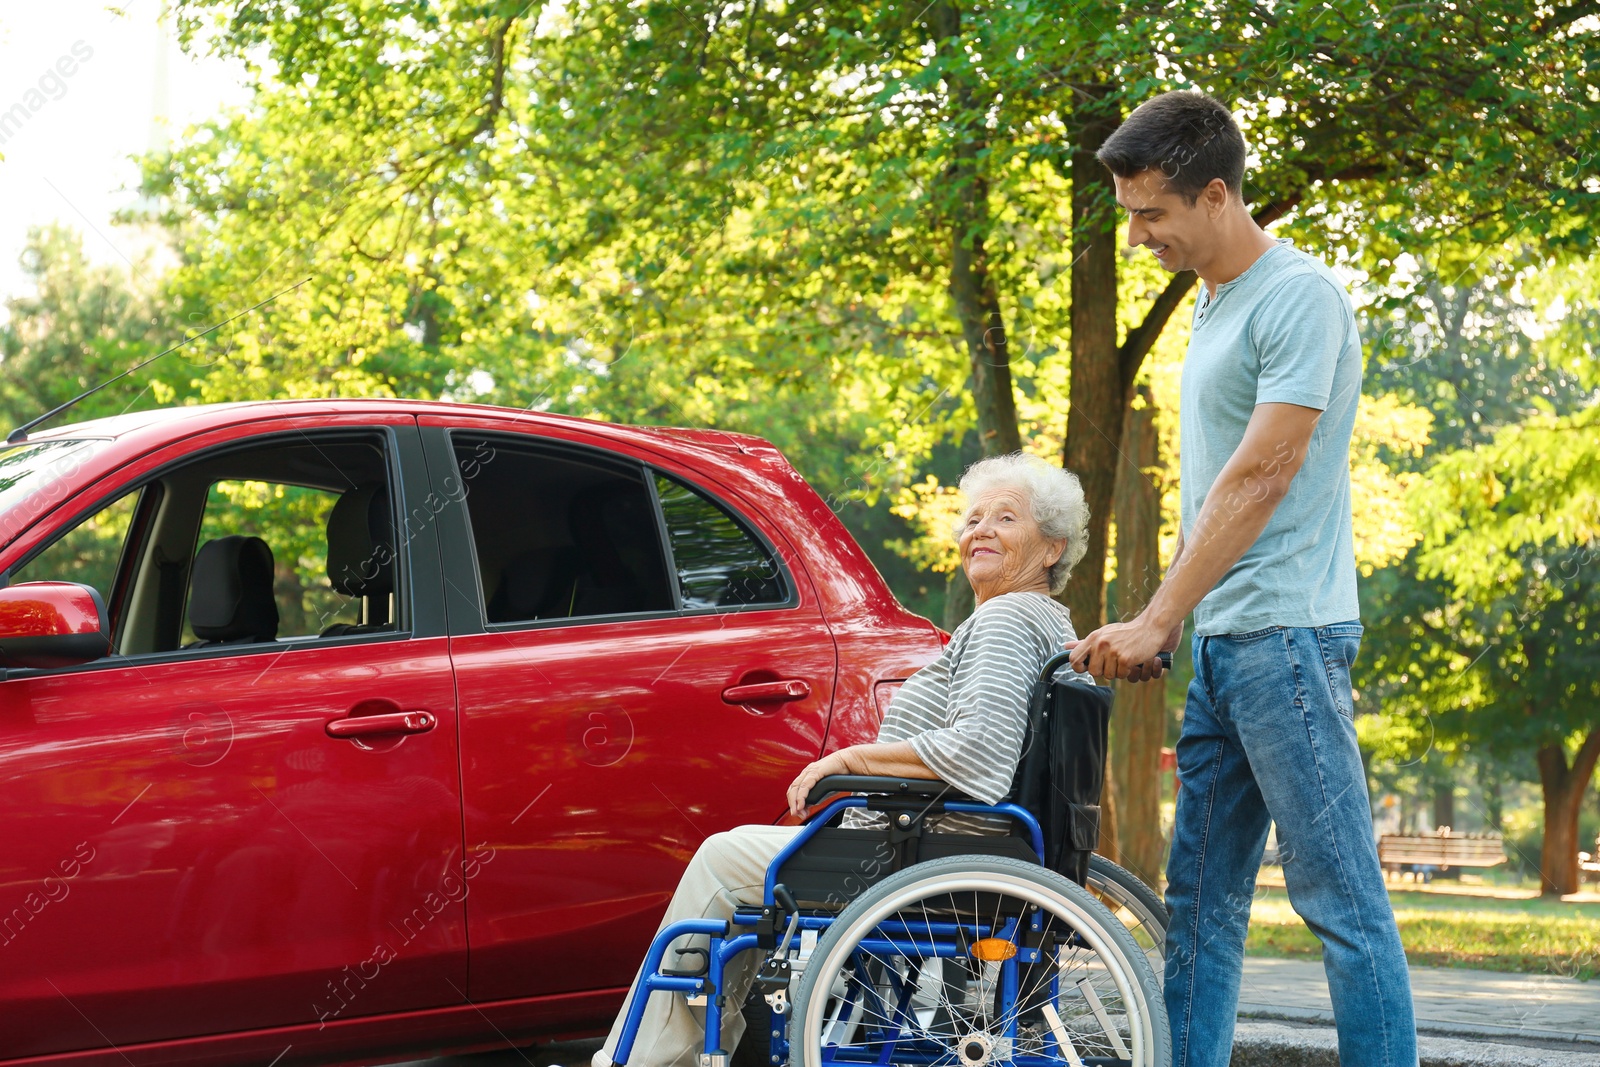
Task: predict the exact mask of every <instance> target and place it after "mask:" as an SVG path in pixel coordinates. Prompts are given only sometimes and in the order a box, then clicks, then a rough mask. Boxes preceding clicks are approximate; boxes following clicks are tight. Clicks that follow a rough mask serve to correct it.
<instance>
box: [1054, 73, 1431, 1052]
mask: <svg viewBox="0 0 1600 1067" xmlns="http://www.w3.org/2000/svg"><path fill="white" fill-rule="evenodd" d="M1099 156H1100V160H1101V162H1103V163H1104V164H1105V165H1106V166H1107V167H1109V168H1110V170H1111V173H1112V175H1113V176H1114V178H1115V181H1116V188H1117V202H1118V203H1119V204H1121V205H1122V206H1123V207H1124V208H1126V209H1127V212H1128V215H1129V222H1128V244H1129V245H1130V246H1134V247H1137V246H1140V245H1143V246H1144V247H1146V248H1148V249H1150V250H1151V251H1152V252H1153V253H1155V256H1156V259H1157V260H1158V261H1159V262H1160V263H1161V265H1162V266H1163V267H1165V268H1166V269H1167V270H1169V271H1173V272H1176V271H1180V270H1192V271H1194V272H1196V273H1197V274H1199V276H1200V280H1201V282H1202V283H1203V284H1202V286H1201V289H1200V292H1199V295H1198V297H1197V299H1196V304H1195V313H1194V332H1193V336H1192V337H1191V339H1190V341H1189V352H1188V355H1187V357H1186V358H1185V360H1184V366H1183V387H1182V388H1183V391H1182V402H1181V406H1180V409H1179V420H1180V435H1181V440H1182V457H1181V464H1180V470H1179V479H1180V482H1179V484H1180V489H1181V494H1180V495H1181V502H1182V512H1183V523H1182V536H1181V538H1180V540H1179V544H1178V552H1177V556H1176V557H1175V558H1174V560H1173V562H1172V565H1171V567H1170V568H1169V569H1168V571H1167V576H1166V580H1165V581H1164V582H1163V583H1162V585H1161V587H1160V588H1159V589H1158V590H1157V591H1156V594H1155V595H1154V596H1153V597H1152V598H1151V600H1150V603H1149V605H1148V606H1147V607H1146V608H1145V610H1144V611H1143V612H1142V613H1141V614H1140V615H1139V616H1138V617H1137V618H1135V619H1133V620H1132V621H1129V622H1125V623H1116V624H1112V625H1109V626H1104V627H1102V628H1100V629H1099V630H1096V631H1095V632H1094V633H1092V634H1090V635H1089V636H1088V637H1086V638H1084V640H1083V641H1081V642H1080V643H1078V645H1077V646H1076V648H1075V651H1076V653H1077V654H1076V655H1075V656H1074V657H1073V662H1074V665H1075V666H1077V667H1079V668H1080V669H1086V670H1088V671H1089V672H1090V673H1092V674H1095V675H1099V676H1101V677H1120V678H1127V679H1130V680H1133V681H1140V680H1144V679H1146V678H1156V677H1159V675H1160V668H1159V667H1144V666H1140V665H1141V664H1146V663H1150V662H1151V661H1153V660H1154V658H1155V655H1156V653H1157V651H1159V650H1171V649H1174V648H1176V647H1177V644H1178V641H1179V640H1180V639H1181V637H1182V633H1183V620H1184V618H1185V616H1187V615H1188V614H1189V613H1190V612H1191V611H1193V612H1194V619H1195V636H1194V641H1193V649H1194V666H1195V677H1194V683H1193V684H1192V685H1191V686H1190V687H1189V694H1188V702H1187V704H1186V706H1185V710H1184V719H1183V733H1182V736H1181V737H1180V738H1179V741H1178V776H1179V782H1180V789H1179V793H1178V805H1177V816H1176V823H1175V825H1174V827H1173V832H1172V853H1171V858H1170V859H1169V860H1168V865H1167V882H1168V887H1167V903H1168V904H1169V905H1170V906H1171V908H1172V922H1171V926H1170V927H1169V929H1168V933H1167V967H1166V987H1165V988H1166V1002H1167V1011H1168V1014H1169V1016H1170V1018H1171V1022H1172V1033H1173V1046H1172V1047H1173V1055H1174V1062H1175V1063H1176V1064H1177V1065H1179V1067H1199V1065H1205V1067H1212V1065H1215V1067H1223V1065H1225V1064H1227V1063H1228V1060H1229V1056H1230V1053H1231V1050H1232V1045H1233V1028H1234V1017H1235V1012H1236V1010H1237V1007H1238V999H1239V983H1240V978H1241V973H1240V972H1241V969H1242V966H1243V959H1244V938H1245V930H1246V927H1247V926H1248V924H1249V921H1250V901H1251V895H1252V893H1253V892H1254V889H1255V875H1256V870H1257V868H1259V866H1260V864H1261V855H1262V849H1263V847H1264V846H1265V844H1266V838H1267V827H1268V824H1269V822H1275V823H1276V824H1277V828H1278V847H1279V851H1280V854H1281V855H1282V856H1283V876H1284V881H1285V882H1286V883H1287V885H1288V890H1289V899H1290V901H1291V902H1292V903H1293V905H1294V908H1295V910H1296V911H1297V912H1299V914H1300V915H1301V916H1303V917H1304V918H1305V920H1306V923H1307V925H1309V926H1310V927H1311V929H1312V931H1313V932H1314V933H1316V935H1317V937H1318V938H1319V939H1320V940H1321V941H1322V945H1323V966H1324V968H1325V969H1326V971H1327V975H1328V990H1329V993H1330V995H1331V997H1332V1001H1333V1011H1334V1018H1335V1020H1336V1022H1337V1025H1338V1029H1339V1060H1340V1062H1341V1063H1343V1064H1345V1065H1347V1067H1352V1065H1356V1064H1372V1065H1383V1067H1413V1065H1415V1064H1416V1062H1417V1050H1416V1026H1415V1021H1414V1019H1413V1017H1412V1005H1411V988H1410V979H1409V975H1408V974H1407V971H1406V960H1405V954H1404V952H1403V951H1402V949H1401V946H1400V936H1399V932H1398V931H1397V930H1396V928H1395V922H1394V914H1393V912H1392V911H1391V910H1390V907H1389V897H1388V893H1387V892H1386V890H1385V887H1384V881H1383V873H1382V870H1381V869H1380V868H1379V866H1378V854H1377V849H1376V847H1375V846H1374V844H1373V836H1372V822H1371V814H1370V811H1369V808H1368V797H1367V783H1366V774H1365V771H1364V770H1363V768H1362V764H1361V755H1360V753H1359V752H1358V751H1357V748H1356V732H1355V725H1354V723H1353V721H1352V707H1351V691H1350V665H1351V663H1352V661H1354V659H1355V657H1356V650H1357V648H1358V646H1359V644H1360V639H1361V624H1360V622H1359V621H1358V617H1359V609H1358V607H1357V603H1356V570H1355V554H1354V550H1353V547H1352V540H1351V532H1350V466H1349V455H1350V431H1351V427H1352V426H1353V425H1354V422H1355V415H1356V402H1357V399H1358V398H1359V396H1360V393H1361V343H1360V338H1359V336H1358V335H1357V332H1356V322H1355V314H1354V312H1353V311H1352V309H1351V305H1350V298H1349V295H1348V294H1347V293H1346V292H1345V291H1344V288H1343V286H1341V285H1340V284H1339V282H1338V280H1337V279H1336V278H1335V277H1334V276H1333V275H1332V274H1331V273H1330V272H1329V271H1328V269H1327V267H1326V266H1324V265H1323V264H1322V263H1321V262H1320V261H1319V260H1317V259H1315V258H1313V257H1311V256H1309V255H1307V254H1306V253H1304V252H1301V251H1299V250H1298V249H1296V248H1295V247H1294V246H1293V245H1292V244H1291V243H1290V242H1288V241H1286V240H1275V239H1273V238H1272V237H1271V236H1269V235H1268V234H1267V233H1265V232H1264V231H1263V230H1262V229H1261V228H1260V227H1259V226H1257V225H1256V223H1255V220H1254V219H1252V218H1251V216H1250V211H1249V209H1248V208H1247V207H1246V206H1245V204H1244V200H1243V198H1242V196H1241V195H1240V187H1241V183H1242V180H1243V176H1244V162H1245V145H1244V139H1243V137H1242V136H1240V133H1239V128H1238V126H1237V125H1235V124H1234V121H1233V117H1232V116H1231V115H1230V114H1229V113H1228V111H1227V109H1226V108H1224V107H1223V106H1222V105H1221V104H1219V103H1217V102H1216V101H1214V100H1212V99H1210V98H1209V97H1207V96H1204V95H1202V94H1200V93H1189V92H1174V93H1166V94H1164V95H1162V96H1158V97H1156V98H1155V99H1153V100H1150V101H1147V102H1146V103H1145V104H1143V105H1142V106H1141V107H1139V108H1138V109H1137V110H1135V111H1134V112H1133V114H1131V115H1130V116H1128V120H1127V122H1125V123H1124V124H1123V125H1122V126H1121V127H1120V128H1119V129H1118V130H1117V131H1116V133H1114V134H1113V135H1112V136H1111V137H1110V138H1109V139H1107V141H1106V143H1105V146H1104V147H1102V148H1101V149H1100V153H1099ZM1069 647H1072V646H1069ZM1262 995H1266V996H1270V995H1271V991H1270V990H1258V991H1256V996H1257V997H1259V996H1262Z"/></svg>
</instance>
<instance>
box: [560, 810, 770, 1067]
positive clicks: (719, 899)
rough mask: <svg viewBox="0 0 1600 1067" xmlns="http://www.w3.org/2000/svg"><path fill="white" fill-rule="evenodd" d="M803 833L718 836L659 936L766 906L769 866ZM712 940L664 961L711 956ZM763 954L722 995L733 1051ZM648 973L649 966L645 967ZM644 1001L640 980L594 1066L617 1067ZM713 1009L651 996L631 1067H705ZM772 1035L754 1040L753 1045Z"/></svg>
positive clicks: (675, 997) (738, 966) (737, 972)
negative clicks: (635, 1007) (620, 1044)
mask: <svg viewBox="0 0 1600 1067" xmlns="http://www.w3.org/2000/svg"><path fill="white" fill-rule="evenodd" d="M798 832H799V827H796V826H736V827H734V828H733V829H732V830H729V831H727V832H726V833H720V834H713V835H712V836H711V837H709V838H707V839H706V841H705V843H704V844H702V845H701V846H700V849H699V851H697V852H696V853H695V854H694V859H692V860H690V861H689V868H688V870H686V871H684V872H683V878H682V879H680V880H679V882H678V890H677V892H675V893H673V894H672V903H671V904H669V905H668V906H667V915H666V918H664V919H662V920H661V926H660V927H658V928H657V932H658V933H659V932H660V930H662V929H665V928H666V927H667V926H668V925H670V924H672V923H675V922H677V921H678V920H680V919H731V918H732V917H733V912H734V909H735V908H737V907H741V906H743V907H749V906H752V905H759V904H760V903H761V887H762V884H763V882H764V881H765V879H766V875H767V867H768V866H770V865H771V863H772V861H773V859H774V858H775V857H776V856H777V855H778V853H779V852H780V851H782V850H783V846H784V845H786V844H788V843H789V841H790V840H791V839H792V838H793V837H794V835H795V834H796V833H798ZM709 941H710V938H707V937H705V936H704V935H696V936H694V937H686V938H679V939H678V940H677V941H675V942H673V943H672V945H671V946H669V947H668V949H667V954H666V956H665V958H664V962H665V963H666V965H668V966H672V965H673V963H674V962H675V960H676V958H677V957H676V956H675V955H674V954H673V950H674V949H679V948H685V947H694V948H700V949H704V948H706V947H707V944H708V942H709ZM759 955H760V954H759V953H756V952H743V953H740V954H739V955H738V956H736V957H734V959H733V960H732V961H731V962H730V963H729V966H728V969H727V971H726V973H725V975H724V980H723V989H722V991H723V992H724V993H725V994H726V995H727V997H728V1000H727V1003H728V1004H729V1005H730V1007H729V1008H728V1009H727V1010H726V1011H725V1012H724V1013H723V1016H722V1048H724V1049H726V1050H727V1051H729V1052H732V1051H733V1050H734V1048H735V1047H737V1046H738V1044H739V1038H740V1037H741V1036H742V1035H743V1033H744V1018H743V1017H742V1016H741V1015H740V1013H739V1005H742V1004H743V1003H744V998H745V994H746V993H748V992H749V991H750V983H751V982H753V981H755V976H756V970H757V968H758V967H759V966H760V959H759ZM640 969H641V971H642V970H643V967H642V965H641V968H640ZM639 995H640V990H639V979H638V977H635V978H634V981H633V989H632V991H631V992H630V993H629V994H628V999H627V1000H626V1001H624V1002H623V1004H622V1011H621V1012H620V1013H618V1015H617V1021H616V1022H614V1023H612V1024H611V1034H610V1035H609V1036H608V1037H607V1038H606V1041H605V1044H604V1045H602V1046H601V1048H600V1051H599V1052H596V1053H595V1054H594V1059H593V1061H592V1065H593V1067H612V1059H611V1055H612V1053H613V1052H615V1051H616V1048H617V1041H618V1039H619V1038H620V1037H621V1036H622V1024H623V1020H625V1019H626V1018H627V1016H628V1007H629V1005H630V1004H631V1003H632V1001H633V998H634V997H636V996H639ZM705 1032H706V1029H705V1009H703V1008H691V1007H689V1006H688V1004H686V1003H685V1002H684V997H683V994H682V993H671V992H667V991H665V990H663V991H660V992H656V993H652V994H650V1000H649V1002H648V1003H647V1004H646V1005H645V1009H644V1016H643V1018H641V1019H640V1022H639V1033H638V1036H637V1037H636V1038H635V1039H634V1042H633V1051H632V1053H630V1054H629V1056H628V1065H627V1067H697V1065H698V1064H699V1062H700V1061H699V1056H700V1053H701V1052H702V1051H704V1048H705ZM765 1036H766V1035H762V1034H753V1035H751V1037H752V1040H756V1039H760V1038H763V1037H765Z"/></svg>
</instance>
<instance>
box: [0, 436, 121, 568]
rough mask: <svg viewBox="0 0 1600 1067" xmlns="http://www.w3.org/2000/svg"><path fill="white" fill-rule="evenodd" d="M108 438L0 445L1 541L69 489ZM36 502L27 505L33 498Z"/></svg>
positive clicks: (25, 524) (9, 536)
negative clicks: (78, 473)
mask: <svg viewBox="0 0 1600 1067" xmlns="http://www.w3.org/2000/svg"><path fill="white" fill-rule="evenodd" d="M109 443H110V442H109V441H108V440H106V439H104V438H78V439H71V440H60V441H25V442H23V443H22V444H16V445H0V544H4V543H5V542H7V541H9V540H10V539H11V538H12V537H14V536H16V534H18V533H19V532H21V530H22V528H23V527H24V526H27V525H28V524H29V523H30V522H31V521H32V520H34V519H36V518H38V517H39V513H40V512H41V511H42V510H43V509H44V506H46V505H47V504H49V503H53V502H55V501H56V500H58V499H60V498H61V497H62V496H63V495H65V493H66V492H67V490H68V489H69V487H70V485H71V482H72V476H73V475H74V474H76V473H77V472H78V470H79V469H81V468H82V467H83V465H84V464H85V463H87V462H88V461H89V457H91V456H93V455H94V454H95V453H96V452H97V451H99V450H100V448H101V447H103V446H104V445H106V444H109ZM36 494H42V495H40V496H38V499H37V501H36V503H35V504H34V505H32V506H25V505H27V501H28V500H29V498H30V497H35V496H36Z"/></svg>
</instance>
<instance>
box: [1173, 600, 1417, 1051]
mask: <svg viewBox="0 0 1600 1067" xmlns="http://www.w3.org/2000/svg"><path fill="white" fill-rule="evenodd" d="M1360 646H1361V625H1360V623H1355V622H1349V623H1338V624H1335V625H1331V626H1321V627H1316V628H1303V627H1284V626H1274V627H1270V628H1268V629H1265V630H1257V631H1255V632H1253V633H1246V634H1225V635H1217V636H1211V637H1202V636H1200V635H1198V634H1196V635H1195V638H1194V668H1195V671H1194V682H1193V683H1192V684H1191V685H1190V686H1189V697H1188V703H1187V704H1186V706H1185V710H1184V719H1183V733H1182V735H1181V736H1180V737H1179V739H1178V780H1179V788H1178V804H1177V813H1176V819H1175V824H1174V826H1173V831H1172V853H1171V857H1170V859H1169V860H1168V863H1167V882H1168V885H1167V903H1168V905H1169V906H1170V907H1171V909H1172V922H1171V926H1170V927H1169V928H1168V933H1167V966H1166V984H1165V992H1166V1001H1167V1013H1168V1016H1169V1018H1170V1019H1171V1022H1172V1051H1173V1063H1174V1064H1175V1065H1176V1067H1226V1064H1227V1063H1228V1060H1229V1057H1230V1055H1231V1053H1232V1048H1233V1027H1234V1018H1235V1013H1236V1012H1237V1010H1238V1003H1239V982H1240V971H1241V968H1242V967H1243V965H1244V938H1245V929H1246V927H1247V926H1248V925H1249V922H1250V902H1251V899H1252V897H1253V895H1254V893H1255V882H1256V871H1257V869H1258V868H1259V867H1260V865H1261V855H1262V850H1263V849H1264V848H1265V846H1266V842H1267V826H1268V823H1269V821H1270V822H1273V823H1276V824H1277V827H1278V851H1279V854H1280V855H1281V857H1282V862H1283V878H1284V882H1285V883H1286V885H1287V886H1288V890H1289V901H1290V903H1291V904H1292V905H1293V906H1294V910H1295V911H1296V912H1298V913H1299V914H1300V916H1301V917H1302V918H1303V919H1305V921H1306V925H1307V926H1309V927H1310V928H1311V930H1312V932H1313V933H1314V934H1316V935H1317V938H1318V939H1319V940H1320V941H1321V942H1322V963H1323V967H1324V969H1325V970H1326V971H1327V975H1328V992H1329V995H1330V997H1331V999H1332V1002H1333V1014H1334V1019H1335V1023H1336V1025H1337V1026H1338V1030H1339V1062H1340V1063H1342V1064H1344V1065H1345V1067H1355V1065H1358V1064H1362V1065H1365V1064H1372V1065H1383V1067H1414V1065H1415V1064H1416V1062H1417V1038H1416V1023H1415V1020H1414V1018H1413V1016H1412V1005H1411V980H1410V975H1409V973H1408V972H1407V970H1406V958H1405V952H1404V951H1403V950H1402V948H1401V947H1400V933H1399V931H1398V930H1397V929H1396V928H1395V922H1394V912H1393V911H1392V910H1391V909H1390V907H1389V894H1388V892H1387V889H1386V887H1385V886H1384V879H1383V871H1382V869H1381V868H1380V867H1379V866H1378V850H1377V847H1376V845H1375V844H1374V843H1373V836H1372V814H1371V810H1370V808H1369V803H1370V802H1369V800H1368V796H1367V777H1366V772H1365V770H1364V769H1363V767H1362V764H1361V754H1360V752H1359V751H1358V750H1357V748H1356V730H1355V723H1354V720H1353V715H1352V711H1351V693H1350V665H1351V664H1352V663H1353V662H1354V661H1355V658H1356V651H1357V649H1359V648H1360Z"/></svg>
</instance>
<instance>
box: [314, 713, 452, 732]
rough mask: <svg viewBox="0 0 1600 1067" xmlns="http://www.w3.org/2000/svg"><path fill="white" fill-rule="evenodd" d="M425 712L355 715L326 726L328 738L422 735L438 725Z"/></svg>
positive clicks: (336, 720) (434, 719)
mask: <svg viewBox="0 0 1600 1067" xmlns="http://www.w3.org/2000/svg"><path fill="white" fill-rule="evenodd" d="M438 721H439V720H438V719H436V718H434V717H433V716H432V715H431V714H430V713H428V712H426V711H397V712H395V713H394V714H392V715H355V716H351V717H350V718H345V719H334V720H333V721H332V722H330V723H329V724H328V736H329V737H371V736H372V735H373V734H423V733H427V732H428V731H429V730H431V729H433V728H434V726H435V725H436V724H437V723H438Z"/></svg>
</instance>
